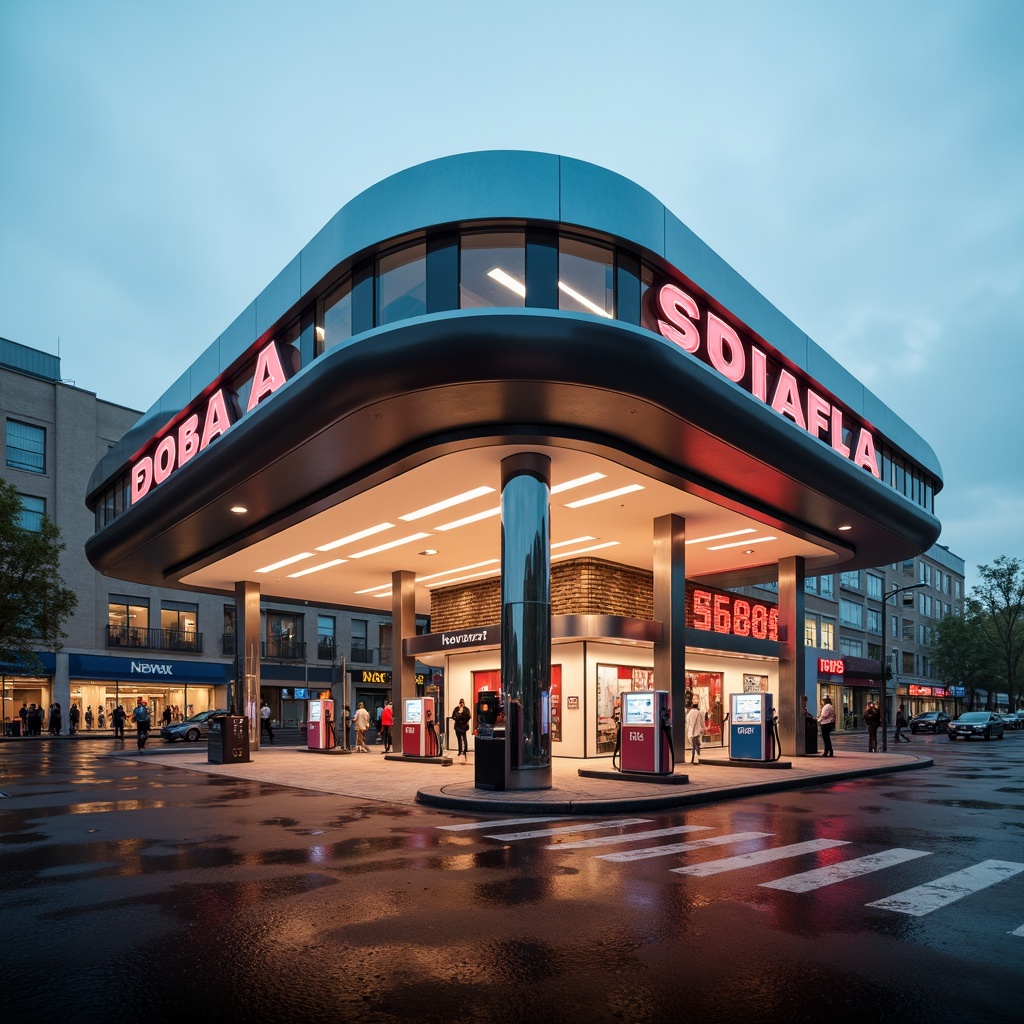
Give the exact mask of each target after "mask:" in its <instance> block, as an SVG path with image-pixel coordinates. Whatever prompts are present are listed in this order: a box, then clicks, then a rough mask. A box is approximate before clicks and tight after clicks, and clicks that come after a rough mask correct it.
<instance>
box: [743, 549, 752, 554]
mask: <svg viewBox="0 0 1024 1024" xmlns="http://www.w3.org/2000/svg"><path fill="white" fill-rule="evenodd" d="M753 553H754V549H753V548H747V549H746V550H745V551H744V552H743V554H745V555H752V554H753Z"/></svg>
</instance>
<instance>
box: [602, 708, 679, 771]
mask: <svg viewBox="0 0 1024 1024" xmlns="http://www.w3.org/2000/svg"><path fill="white" fill-rule="evenodd" d="M621 699H622V728H621V737H622V742H621V746H620V748H619V764H618V765H616V767H617V768H618V770H619V771H623V772H644V773H648V774H652V775H671V774H672V772H673V771H674V770H675V750H674V748H673V746H672V710H671V707H670V705H669V694H668V691H667V690H637V691H627V692H626V693H623V694H622V698H621ZM612 763H613V764H614V759H613V762H612Z"/></svg>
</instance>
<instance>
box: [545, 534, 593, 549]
mask: <svg viewBox="0 0 1024 1024" xmlns="http://www.w3.org/2000/svg"><path fill="white" fill-rule="evenodd" d="M588 540H597V538H596V537H573V539H572V540H560V541H559V542H558V543H557V544H552V545H551V550H552V551H554V550H555V548H564V547H567V546H568V545H569V544H584V543H586V542H587V541H588Z"/></svg>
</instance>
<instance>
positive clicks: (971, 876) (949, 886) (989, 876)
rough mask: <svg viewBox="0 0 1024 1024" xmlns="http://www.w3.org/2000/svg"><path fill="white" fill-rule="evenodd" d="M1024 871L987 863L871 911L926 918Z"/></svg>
mask: <svg viewBox="0 0 1024 1024" xmlns="http://www.w3.org/2000/svg"><path fill="white" fill-rule="evenodd" d="M1021 871H1024V864H1015V863H1014V862H1013V861H1008V860H983V861H982V862H981V863H980V864H973V865H971V867H969V868H964V869H963V870H962V871H954V872H953V873H952V874H951V875H945V876H943V877H942V878H936V879H935V880H934V881H932V882H925V884H924V885H918V886H915V887H914V888H913V889H907V890H906V891H905V892H898V893H896V894H895V895H894V896H887V897H886V898H885V899H883V900H875V901H874V903H869V904H868V906H869V907H879V908H881V909H882V910H894V911H896V913H898V914H909V915H910V916H911V917H924V915H925V914H930V913H931V912H932V911H933V910H938V909H939V908H940V907H945V906H948V905H949V904H950V903H955V902H956V901H957V900H959V899H963V898H964V896H970V895H971V894H972V893H975V892H979V891H980V890H982V889H987V888H988V887H989V886H990V885H995V884H996V882H1001V881H1003V879H1005V878H1012V877H1013V876H1014V875H1016V874H1018V873H1019V872H1021Z"/></svg>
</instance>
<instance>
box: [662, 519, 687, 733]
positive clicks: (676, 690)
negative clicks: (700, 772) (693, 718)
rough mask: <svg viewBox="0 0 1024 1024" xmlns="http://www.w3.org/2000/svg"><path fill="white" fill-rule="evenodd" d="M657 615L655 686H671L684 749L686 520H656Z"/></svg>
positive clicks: (674, 729)
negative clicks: (658, 630)
mask: <svg viewBox="0 0 1024 1024" xmlns="http://www.w3.org/2000/svg"><path fill="white" fill-rule="evenodd" d="M654 618H655V619H656V620H657V621H658V622H660V623H661V639H660V640H656V641H655V643H654V687H655V689H657V690H668V692H669V697H670V699H671V701H672V735H673V736H674V737H679V739H677V740H676V741H675V743H676V749H677V750H680V751H681V750H682V749H683V743H682V737H683V736H684V734H685V733H686V710H687V709H686V520H685V519H684V518H683V517H682V516H677V515H667V516H659V517H658V518H657V519H655V520H654Z"/></svg>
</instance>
